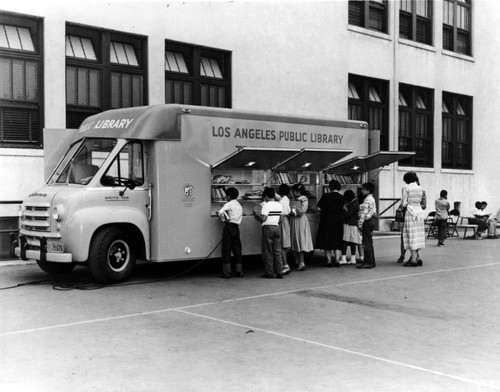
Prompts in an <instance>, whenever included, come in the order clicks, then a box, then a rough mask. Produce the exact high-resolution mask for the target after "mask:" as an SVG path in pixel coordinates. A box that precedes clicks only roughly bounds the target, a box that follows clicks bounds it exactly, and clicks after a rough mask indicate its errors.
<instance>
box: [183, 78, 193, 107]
mask: <svg viewBox="0 0 500 392" xmlns="http://www.w3.org/2000/svg"><path fill="white" fill-rule="evenodd" d="M183 101H184V102H183V103H185V104H187V105H190V104H192V103H193V101H192V98H191V83H187V82H184V99H183Z"/></svg>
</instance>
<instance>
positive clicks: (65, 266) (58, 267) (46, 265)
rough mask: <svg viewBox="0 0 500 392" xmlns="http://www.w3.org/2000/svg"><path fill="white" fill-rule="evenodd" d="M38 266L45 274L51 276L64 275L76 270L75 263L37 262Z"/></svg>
mask: <svg viewBox="0 0 500 392" xmlns="http://www.w3.org/2000/svg"><path fill="white" fill-rule="evenodd" d="M36 263H37V264H38V266H39V267H40V268H41V269H42V270H43V271H45V272H47V273H49V274H64V273H65V272H70V271H71V270H72V269H73V268H75V264H73V263H53V262H50V261H42V260H37V261H36Z"/></svg>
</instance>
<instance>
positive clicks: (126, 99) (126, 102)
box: [122, 74, 132, 108]
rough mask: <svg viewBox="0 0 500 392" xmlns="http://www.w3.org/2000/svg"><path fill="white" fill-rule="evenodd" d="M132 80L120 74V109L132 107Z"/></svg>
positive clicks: (128, 76)
mask: <svg viewBox="0 0 500 392" xmlns="http://www.w3.org/2000/svg"><path fill="white" fill-rule="evenodd" d="M131 88H132V78H131V77H130V75H128V74H122V107H123V108H128V107H130V106H131V105H132V92H131Z"/></svg>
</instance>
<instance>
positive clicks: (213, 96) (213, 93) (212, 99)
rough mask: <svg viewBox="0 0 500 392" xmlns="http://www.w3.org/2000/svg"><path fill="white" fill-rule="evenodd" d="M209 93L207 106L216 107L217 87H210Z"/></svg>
mask: <svg viewBox="0 0 500 392" xmlns="http://www.w3.org/2000/svg"><path fill="white" fill-rule="evenodd" d="M209 91H210V98H209V103H208V104H209V106H213V107H217V87H216V86H210V87H209Z"/></svg>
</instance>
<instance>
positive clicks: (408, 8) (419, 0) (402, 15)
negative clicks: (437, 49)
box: [399, 0, 432, 45]
mask: <svg viewBox="0 0 500 392" xmlns="http://www.w3.org/2000/svg"><path fill="white" fill-rule="evenodd" d="M431 5H432V1H431V0H400V9H399V36H400V37H401V38H405V39H409V40H412V41H416V42H420V43H423V44H427V45H432V7H431Z"/></svg>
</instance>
